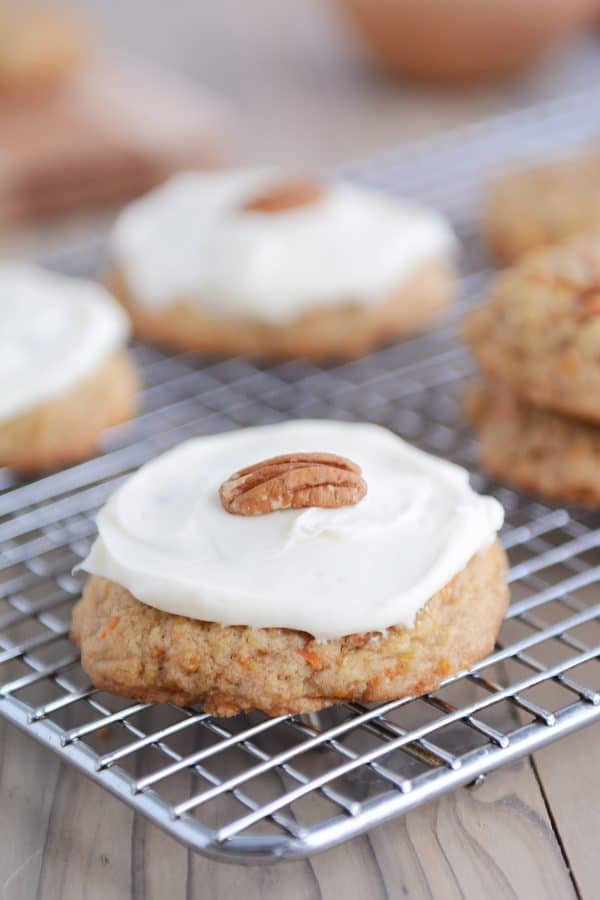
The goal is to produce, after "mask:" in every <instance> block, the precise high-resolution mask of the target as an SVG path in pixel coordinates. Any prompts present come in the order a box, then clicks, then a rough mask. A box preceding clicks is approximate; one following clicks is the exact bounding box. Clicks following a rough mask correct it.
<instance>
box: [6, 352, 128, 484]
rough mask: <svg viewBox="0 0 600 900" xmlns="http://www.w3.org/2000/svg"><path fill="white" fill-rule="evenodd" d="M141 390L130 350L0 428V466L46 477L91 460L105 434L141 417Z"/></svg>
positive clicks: (110, 358)
mask: <svg viewBox="0 0 600 900" xmlns="http://www.w3.org/2000/svg"><path fill="white" fill-rule="evenodd" d="M138 386H139V381H138V375H137V371H136V368H135V365H134V364H133V362H132V361H131V359H130V357H129V356H128V354H127V353H126V352H124V351H117V352H115V353H113V354H112V355H111V356H110V357H109V358H108V359H107V360H106V361H105V362H103V363H102V365H101V366H100V367H99V368H98V369H97V370H96V372H94V374H93V375H91V376H90V377H88V378H87V379H86V380H85V381H82V382H80V383H79V384H78V385H77V386H76V387H74V388H72V389H71V390H69V391H68V392H66V393H64V394H61V395H60V396H57V397H54V398H52V399H51V400H47V401H46V402H44V403H42V404H40V405H39V406H37V407H36V408H35V409H32V410H28V411H27V412H25V413H23V414H21V415H19V416H17V417H16V418H14V419H12V420H10V421H7V422H2V423H0V466H9V467H11V468H14V469H16V470H17V471H18V472H24V473H29V472H41V471H45V470H49V469H54V468H58V467H60V466H66V465H70V464H72V463H75V462H79V461H80V460H82V459H85V458H86V457H88V456H91V455H92V454H93V453H94V452H95V450H96V448H97V446H98V442H99V439H100V436H101V434H102V432H103V431H104V430H105V429H106V428H110V427H111V426H113V425H118V424H119V423H120V422H124V421H126V420H127V419H129V418H131V416H133V415H135V409H136V394H137V390H138Z"/></svg>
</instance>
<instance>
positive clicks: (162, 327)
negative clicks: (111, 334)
mask: <svg viewBox="0 0 600 900" xmlns="http://www.w3.org/2000/svg"><path fill="white" fill-rule="evenodd" d="M456 249H457V241H456V239H455V237H454V234H453V232H452V229H451V227H450V225H449V224H448V223H447V221H446V220H445V219H444V217H443V216H442V215H440V214H439V213H437V212H435V211H434V210H431V209H428V208H426V207H423V206H421V205H419V204H416V203H412V202H408V201H406V200H402V199H400V198H397V197H391V196H387V195H386V194H383V193H379V192H376V191H373V190H368V189H366V188H363V187H360V186H358V185H353V184H350V183H344V182H337V183H329V182H325V181H321V180H320V179H317V178H315V177H314V176H302V177H301V176H298V175H293V174H290V173H285V172H281V171H278V170H276V169H270V168H265V169H261V168H257V169H254V168H250V169H241V170H234V171H231V170H230V171H225V172H215V173H199V172H189V173H186V174H183V175H179V176H177V177H176V178H174V179H172V180H171V181H169V182H168V183H167V184H166V185H164V186H162V187H160V188H158V189H157V190H156V191H154V192H152V193H150V194H149V195H148V196H146V197H143V198H142V199H140V200H137V201H135V202H134V203H133V204H131V205H130V206H129V207H127V208H126V209H125V210H124V211H123V212H122V213H121V215H120V216H119V218H118V220H117V223H116V225H115V228H114V231H113V234H112V238H111V272H110V275H109V283H110V287H111V289H112V291H113V292H114V294H115V296H117V297H118V298H119V299H120V300H121V302H122V303H123V304H124V305H125V306H126V307H127V309H128V311H129V314H130V316H131V318H132V320H133V323H134V328H135V330H136V332H137V334H138V335H140V336H141V337H143V338H146V339H148V340H151V341H155V342H157V343H159V344H164V345H166V346H172V347H176V348H179V349H184V350H192V351H194V350H195V351H197V352H199V353H205V354H208V355H214V356H229V355H237V354H244V355H247V356H252V357H254V358H259V359H289V358H297V357H308V358H311V359H318V360H323V359H349V358H353V357H356V356H360V355H362V354H364V353H368V352H369V351H370V350H371V349H373V348H374V347H377V346H379V345H381V344H385V343H386V342H388V341H390V340H393V339H394V338H397V337H399V336H404V335H408V334H414V333H416V332H419V331H423V330H426V329H428V328H431V327H433V326H434V325H435V324H437V322H438V321H439V319H440V318H441V316H442V315H443V313H444V312H445V310H446V309H447V307H448V306H449V305H450V304H451V302H452V300H453V296H454V256H455V251H456Z"/></svg>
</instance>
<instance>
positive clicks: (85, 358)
mask: <svg viewBox="0 0 600 900" xmlns="http://www.w3.org/2000/svg"><path fill="white" fill-rule="evenodd" d="M0 322H1V323H2V324H1V325H0V422H3V421H8V420H10V419H12V418H14V417H15V416H17V415H20V414H21V413H24V412H27V411H28V410H30V409H33V408H34V407H36V406H38V405H39V404H41V403H43V402H44V401H46V400H48V399H50V398H51V397H55V396H56V395H59V394H61V393H63V392H64V391H66V390H68V389H69V388H71V387H72V386H73V385H75V384H77V382H79V381H81V380H82V379H84V378H86V377H87V376H88V375H90V374H91V373H92V372H93V371H94V369H96V368H97V367H98V366H99V365H100V363H101V362H102V361H103V360H104V359H105V358H106V356H107V355H108V354H109V353H110V352H111V351H113V350H114V349H116V348H117V347H119V346H122V345H123V344H125V342H126V340H127V336H128V332H129V326H128V322H127V316H126V315H125V313H124V312H123V310H122V309H121V307H120V306H119V304H118V303H117V302H116V301H115V300H113V298H112V297H111V296H110V294H108V292H107V291H105V290H104V288H102V287H100V286H99V285H97V284H94V283H93V282H91V281H84V280H81V279H77V278H67V277H65V276H61V275H55V274H52V273H50V272H45V271H44V270H43V269H38V268H35V267H33V266H26V265H19V264H13V263H0Z"/></svg>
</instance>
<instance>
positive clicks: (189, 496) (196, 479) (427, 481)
mask: <svg viewBox="0 0 600 900" xmlns="http://www.w3.org/2000/svg"><path fill="white" fill-rule="evenodd" d="M301 451H309V452H310V451H313V452H315V451H323V452H333V453H338V454H341V455H343V456H347V457H349V458H350V459H352V460H354V461H355V462H357V463H358V464H359V465H360V466H362V469H363V475H364V477H365V479H366V481H367V484H368V493H367V495H366V497H365V498H364V499H363V500H362V501H361V502H360V503H358V504H356V505H354V506H347V507H342V508H339V509H321V508H310V509H305V510H285V511H281V512H274V513H269V514H267V515H263V516H249V517H248V516H236V515H231V514H230V513H228V512H225V510H224V509H223V507H222V505H221V502H220V499H219V493H218V492H219V487H220V485H221V483H222V482H223V481H224V480H225V479H227V478H228V477H229V475H231V474H232V473H233V472H234V471H237V470H238V469H240V468H243V467H245V466H246V465H249V464H252V463H254V462H258V461H260V460H261V459H265V458H266V457H270V456H274V455H277V454H281V453H291V452H301ZM502 520H503V511H502V507H501V506H500V504H499V503H498V502H497V501H496V500H494V499H493V498H491V497H481V496H479V495H478V494H476V493H475V492H474V491H473V490H472V489H471V488H470V486H469V482H468V474H467V472H466V471H465V470H464V469H461V468H459V467H458V466H455V465H453V464H451V463H448V462H445V461H443V460H440V459H437V458H435V457H433V456H430V455H428V454H426V453H423V452H421V451H419V450H417V449H415V448H414V447H411V446H410V445H409V444H406V443H405V442H404V441H402V440H401V439H400V438H399V437H396V436H395V435H394V434H392V433H391V432H389V431H387V430H386V429H384V428H380V427H379V426H376V425H366V424H352V423H343V422H327V421H292V422H287V423H284V424H281V425H272V426H266V427H263V428H251V429H247V430H242V431H238V432H235V433H226V434H219V435H215V436H212V437H200V438H195V439H193V440H191V441H187V442H185V443H184V444H181V445H180V446H179V447H177V448H176V449H174V450H171V451H170V452H169V453H166V454H164V455H163V456H161V457H159V458H158V459H156V460H155V461H153V462H151V463H149V464H148V465H145V466H143V467H142V468H141V469H140V470H139V472H137V473H136V474H135V475H134V476H133V477H132V478H131V479H130V480H129V481H127V482H126V484H125V485H124V486H123V487H121V488H120V489H119V490H118V491H117V493H116V494H114V495H113V497H112V498H111V499H110V500H109V501H108V503H107V504H106V506H105V507H104V508H103V509H102V510H101V512H100V514H99V516H98V528H99V532H100V534H99V537H98V539H97V540H96V542H95V544H94V546H93V547H92V550H91V552H90V554H89V556H88V557H87V559H86V560H85V562H84V563H83V564H82V568H84V569H85V570H86V571H87V572H91V573H93V574H95V575H102V576H104V577H106V578H109V579H111V580H113V581H116V582H118V583H119V584H121V585H123V586H124V587H126V588H127V589H128V590H129V591H131V593H132V594H133V595H134V596H135V597H137V598H138V600H141V601H143V602H144V603H147V604H149V605H150V606H154V607H156V608H158V609H162V610H164V611H166V612H169V613H178V614H180V615H183V616H188V617H190V618H193V619H201V620H205V621H214V622H220V623H222V624H224V625H251V626H255V627H274V626H279V627H285V628H295V629H299V630H301V631H307V632H309V633H310V634H312V635H314V636H315V637H317V638H319V639H327V638H334V637H339V636H341V635H344V634H350V633H364V632H367V631H380V630H381V631H382V630H384V629H386V628H388V627H389V626H391V625H407V626H412V624H413V622H414V618H415V615H416V613H417V612H418V610H419V609H420V607H421V606H423V605H424V604H425V603H426V602H427V600H428V599H429V598H430V597H431V596H432V595H433V594H434V593H435V592H436V591H438V590H439V589H440V588H442V587H443V586H444V585H445V584H446V583H447V582H448V581H450V579H451V578H452V577H453V576H454V575H456V574H457V572H459V571H460V570H461V569H463V568H464V566H465V565H466V564H467V563H468V561H469V560H470V559H471V557H472V556H473V554H475V553H476V552H477V551H478V550H480V549H481V548H483V547H485V546H487V545H489V544H490V543H491V542H492V541H493V540H494V537H495V534H496V532H497V530H498V529H499V528H500V526H501V525H502Z"/></svg>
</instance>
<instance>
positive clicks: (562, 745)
mask: <svg viewBox="0 0 600 900" xmlns="http://www.w3.org/2000/svg"><path fill="white" fill-rule="evenodd" d="M534 766H535V770H536V772H537V774H538V777H539V780H540V783H541V787H542V791H543V793H544V795H545V797H546V801H547V803H548V805H549V807H550V809H551V812H552V816H553V819H554V823H555V827H556V829H557V831H558V833H559V835H560V839H561V842H562V845H563V848H564V853H565V856H566V858H567V860H568V863H569V865H570V866H571V872H572V876H573V879H574V881H575V883H576V885H577V888H578V889H579V893H580V895H581V897H582V898H583V900H596V898H597V897H598V894H599V887H598V848H599V843H600V725H594V726H592V727H590V728H587V729H586V730H585V731H580V732H577V733H576V734H572V735H570V736H569V737H567V738H565V739H564V740H562V741H559V742H558V743H556V744H550V745H549V746H548V747H545V748H544V749H543V750H539V751H538V752H537V753H536V754H535V756H534Z"/></svg>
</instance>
